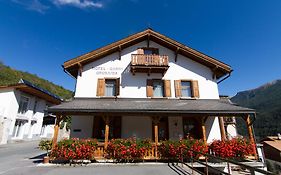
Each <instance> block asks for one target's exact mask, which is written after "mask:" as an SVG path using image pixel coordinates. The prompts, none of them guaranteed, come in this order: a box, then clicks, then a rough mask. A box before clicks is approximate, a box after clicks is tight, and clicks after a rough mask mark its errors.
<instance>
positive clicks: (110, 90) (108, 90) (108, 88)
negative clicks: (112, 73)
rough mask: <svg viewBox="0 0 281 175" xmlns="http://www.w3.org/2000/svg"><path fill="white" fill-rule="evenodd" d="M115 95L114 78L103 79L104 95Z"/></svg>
mask: <svg viewBox="0 0 281 175" xmlns="http://www.w3.org/2000/svg"><path fill="white" fill-rule="evenodd" d="M115 95H116V80H110V79H109V80H105V96H115Z"/></svg>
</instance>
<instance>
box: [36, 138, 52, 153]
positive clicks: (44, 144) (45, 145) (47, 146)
mask: <svg viewBox="0 0 281 175" xmlns="http://www.w3.org/2000/svg"><path fill="white" fill-rule="evenodd" d="M38 146H39V149H41V150H44V151H47V156H49V150H51V149H52V146H53V141H52V140H41V141H40V142H39V145H38Z"/></svg>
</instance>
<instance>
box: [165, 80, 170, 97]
mask: <svg viewBox="0 0 281 175" xmlns="http://www.w3.org/2000/svg"><path fill="white" fill-rule="evenodd" d="M164 93H165V97H171V81H170V80H164Z"/></svg>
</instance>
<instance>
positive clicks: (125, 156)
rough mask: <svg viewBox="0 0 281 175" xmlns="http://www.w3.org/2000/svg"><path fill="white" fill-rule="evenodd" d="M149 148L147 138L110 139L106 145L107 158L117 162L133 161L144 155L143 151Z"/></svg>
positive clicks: (149, 143) (149, 142) (149, 144)
mask: <svg viewBox="0 0 281 175" xmlns="http://www.w3.org/2000/svg"><path fill="white" fill-rule="evenodd" d="M150 148H151V141H150V140H148V139H144V140H140V139H112V140H110V141H109V143H108V146H107V150H106V151H107V153H108V158H110V159H115V160H116V161H118V162H133V161H136V160H140V159H142V158H143V157H144V155H145V151H146V150H148V149H150Z"/></svg>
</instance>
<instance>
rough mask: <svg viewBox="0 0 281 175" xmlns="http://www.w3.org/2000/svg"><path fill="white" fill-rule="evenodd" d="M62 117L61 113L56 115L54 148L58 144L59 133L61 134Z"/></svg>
mask: <svg viewBox="0 0 281 175" xmlns="http://www.w3.org/2000/svg"><path fill="white" fill-rule="evenodd" d="M62 118H63V117H62V116H61V115H57V116H56V123H55V127H54V136H53V145H52V149H54V148H55V146H56V145H57V142H58V134H59V129H60V122H61V120H62Z"/></svg>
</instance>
